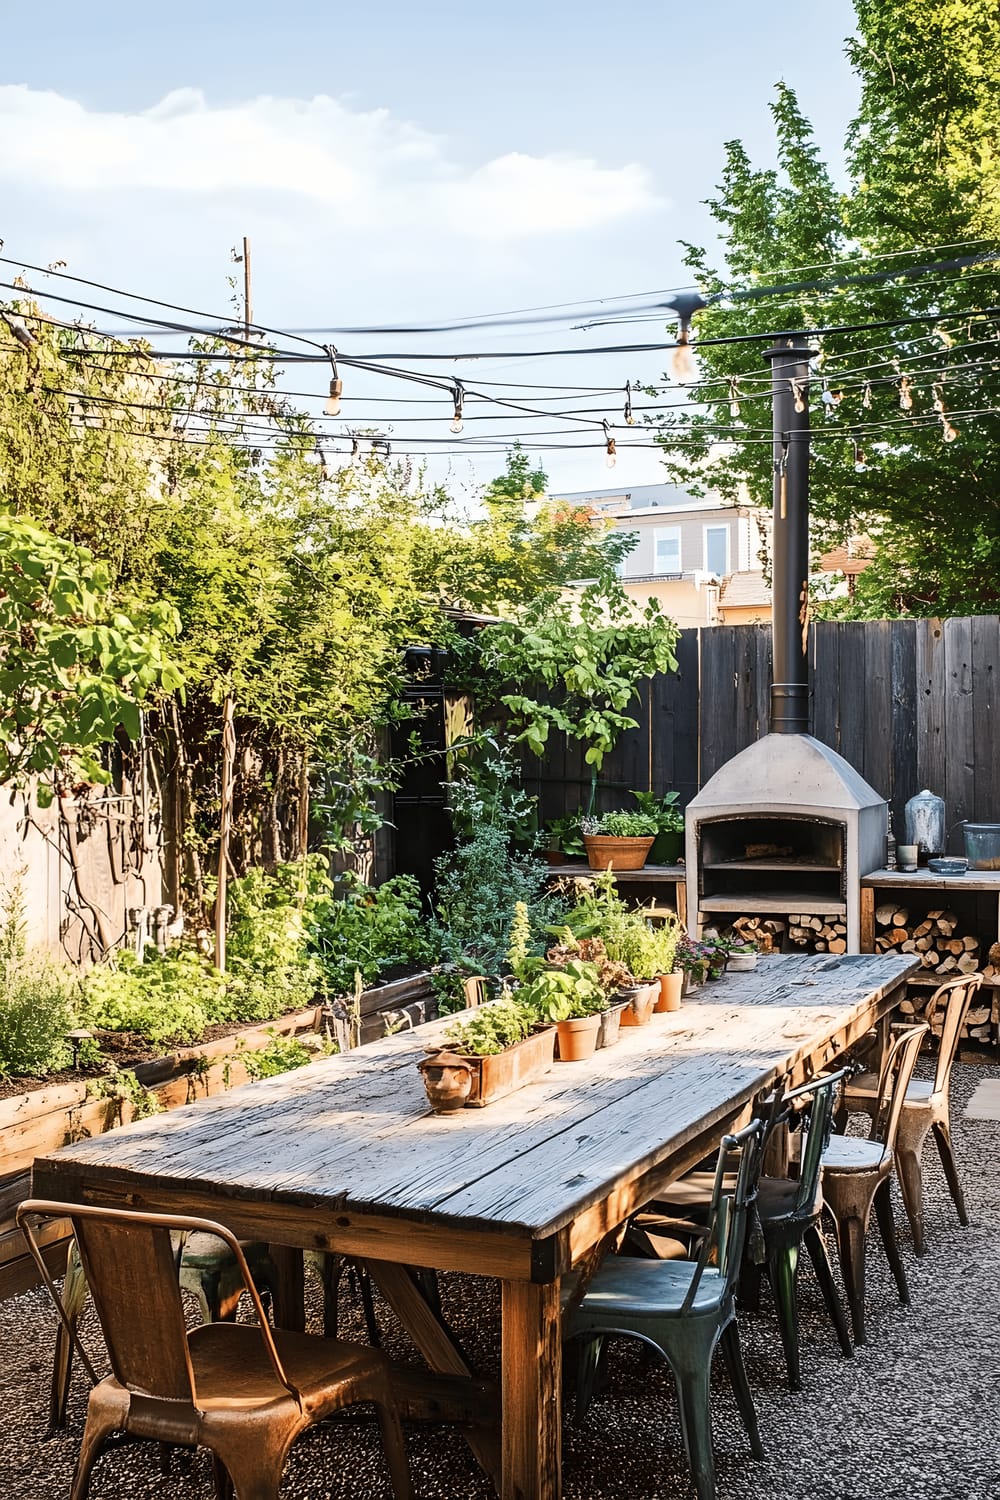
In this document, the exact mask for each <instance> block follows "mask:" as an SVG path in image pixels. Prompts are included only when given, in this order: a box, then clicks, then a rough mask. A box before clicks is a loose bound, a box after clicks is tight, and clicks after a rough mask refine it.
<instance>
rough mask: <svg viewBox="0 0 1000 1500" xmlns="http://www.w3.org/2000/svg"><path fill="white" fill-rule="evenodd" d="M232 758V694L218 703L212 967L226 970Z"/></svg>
mask: <svg viewBox="0 0 1000 1500" xmlns="http://www.w3.org/2000/svg"><path fill="white" fill-rule="evenodd" d="M235 760H236V730H235V729H234V727H233V695H232V693H227V694H226V697H225V701H224V702H223V705H222V806H221V808H220V811H219V864H218V870H217V877H218V888H217V890H216V893H215V967H216V968H217V969H218V971H219V973H220V974H224V973H225V972H226V883H227V876H228V872H229V830H230V827H231V825H232V816H233V764H234V762H235Z"/></svg>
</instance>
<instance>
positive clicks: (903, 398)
mask: <svg viewBox="0 0 1000 1500" xmlns="http://www.w3.org/2000/svg"><path fill="white" fill-rule="evenodd" d="M899 404H900V406H901V407H902V409H903V411H912V410H913V394H912V392H911V390H910V377H909V376H908V375H901V376H900V377H899Z"/></svg>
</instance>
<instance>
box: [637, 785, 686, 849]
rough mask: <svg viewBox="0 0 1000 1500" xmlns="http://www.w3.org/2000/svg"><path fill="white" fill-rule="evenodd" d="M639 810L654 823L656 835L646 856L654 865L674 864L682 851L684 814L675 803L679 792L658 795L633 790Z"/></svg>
mask: <svg viewBox="0 0 1000 1500" xmlns="http://www.w3.org/2000/svg"><path fill="white" fill-rule="evenodd" d="M632 796H633V797H634V798H635V800H636V802H637V803H638V804H639V811H640V812H641V813H643V814H645V816H646V817H649V818H652V819H653V820H654V822H655V823H656V837H655V838H654V840H653V847H652V848H651V849H650V851H649V854H648V856H647V858H648V859H649V861H650V863H651V864H654V865H673V864H676V863H677V861H678V860H679V859H680V857H681V855H682V853H683V852H684V814H683V813H682V812H681V810H680V808H679V807H677V806H676V805H675V804H676V803H677V800H678V797H679V796H680V793H679V792H667V794H666V796H664V797H658V796H657V794H656V793H655V792H633V793H632Z"/></svg>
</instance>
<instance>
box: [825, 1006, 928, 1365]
mask: <svg viewBox="0 0 1000 1500" xmlns="http://www.w3.org/2000/svg"><path fill="white" fill-rule="evenodd" d="M927 1030H928V1028H927V1024H926V1022H922V1023H921V1024H920V1025H919V1026H909V1027H907V1028H906V1030H905V1031H902V1032H900V1033H899V1035H898V1036H897V1037H896V1039H895V1040H894V1041H893V1043H892V1045H891V1046H890V1047H889V1049H888V1051H887V1053H886V1056H885V1060H884V1062H883V1064H882V1069H881V1072H880V1074H879V1080H878V1105H877V1108H876V1110H875V1113H874V1115H873V1118H872V1124H871V1134H870V1136H869V1137H868V1139H867V1140H865V1139H863V1138H862V1137H860V1136H851V1135H833V1136H832V1137H831V1138H830V1144H829V1145H828V1146H827V1148H826V1150H825V1151H824V1153H823V1201H824V1203H825V1204H826V1207H827V1208H828V1209H829V1210H830V1213H831V1214H832V1215H833V1218H834V1221H835V1223H836V1225H837V1245H838V1248H839V1250H840V1265H841V1269H842V1271H843V1273H844V1287H845V1290H846V1292H847V1301H848V1305H849V1306H850V1309H851V1325H852V1328H853V1330H854V1342H855V1344H863V1343H864V1342H865V1240H866V1237H867V1234H868V1222H869V1219H870V1218H871V1211H872V1207H873V1206H874V1208H875V1216H876V1219H877V1221H878V1227H879V1233H880V1234H881V1236H882V1243H883V1245H884V1246H885V1253H886V1257H887V1259H888V1261H889V1265H890V1267H891V1269H892V1274H893V1277H894V1278H895V1282H896V1288H897V1290H898V1292H899V1300H900V1302H901V1303H902V1304H903V1306H904V1307H906V1306H908V1305H909V1301H910V1292H909V1288H908V1286H907V1284H906V1272H905V1270H904V1269H903V1261H902V1257H901V1256H900V1253H899V1246H898V1245H897V1244H896V1226H895V1223H894V1221H893V1215H892V1196H891V1179H892V1169H893V1165H894V1162H895V1155H894V1148H895V1144H896V1132H897V1130H898V1129H899V1119H900V1115H901V1114H902V1112H903V1100H904V1098H905V1096H906V1090H907V1087H908V1085H909V1082H910V1078H911V1077H912V1074H913V1068H914V1065H915V1063H916V1061H917V1054H918V1053H919V1051H920V1044H921V1042H922V1041H923V1039H924V1037H925V1036H926V1035H927Z"/></svg>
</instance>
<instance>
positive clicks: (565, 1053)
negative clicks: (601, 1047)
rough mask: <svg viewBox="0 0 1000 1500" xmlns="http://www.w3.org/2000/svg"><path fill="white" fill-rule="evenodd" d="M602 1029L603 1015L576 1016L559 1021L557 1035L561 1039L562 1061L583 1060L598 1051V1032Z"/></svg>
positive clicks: (560, 1059) (560, 1054) (560, 1055)
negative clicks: (570, 1019)
mask: <svg viewBox="0 0 1000 1500" xmlns="http://www.w3.org/2000/svg"><path fill="white" fill-rule="evenodd" d="M600 1029H601V1017H600V1015H596V1016H574V1018H573V1019H572V1021H557V1022H556V1036H557V1037H558V1039H559V1061H560V1062H583V1061H584V1059H585V1058H588V1057H593V1055H594V1053H595V1052H596V1051H597V1034H598V1032H599V1031H600Z"/></svg>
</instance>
